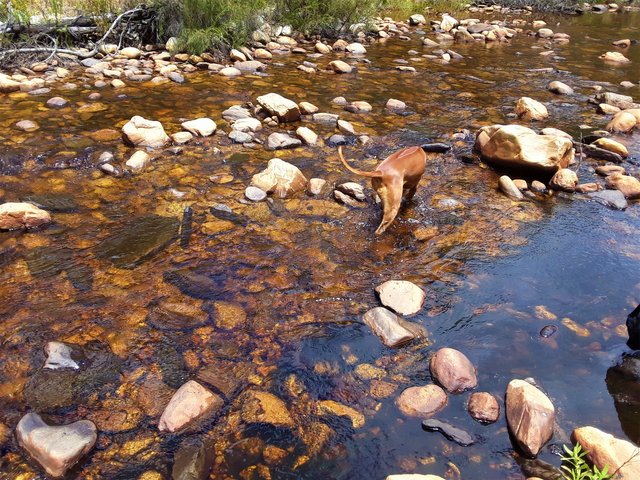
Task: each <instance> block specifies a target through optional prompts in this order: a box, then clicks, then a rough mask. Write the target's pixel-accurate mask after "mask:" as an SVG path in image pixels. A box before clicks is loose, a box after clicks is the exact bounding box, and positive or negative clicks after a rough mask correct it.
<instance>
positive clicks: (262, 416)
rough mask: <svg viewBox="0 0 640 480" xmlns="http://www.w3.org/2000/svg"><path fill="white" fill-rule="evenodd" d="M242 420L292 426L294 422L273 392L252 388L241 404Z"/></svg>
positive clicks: (283, 404)
mask: <svg viewBox="0 0 640 480" xmlns="http://www.w3.org/2000/svg"><path fill="white" fill-rule="evenodd" d="M241 415H242V420H244V422H246V423H267V424H269V425H273V426H274V427H285V428H292V427H293V426H294V425H295V424H294V422H293V419H292V418H291V414H290V413H289V410H287V406H286V405H285V403H284V402H283V401H282V400H281V399H280V398H278V397H276V396H275V395H274V394H272V393H269V392H262V391H258V390H252V391H250V392H247V394H246V395H245V398H244V402H243V404H242V414H241Z"/></svg>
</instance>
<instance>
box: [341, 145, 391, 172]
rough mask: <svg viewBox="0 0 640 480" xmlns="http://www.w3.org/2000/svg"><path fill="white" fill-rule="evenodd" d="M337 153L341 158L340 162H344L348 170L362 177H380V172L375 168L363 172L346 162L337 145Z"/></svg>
mask: <svg viewBox="0 0 640 480" xmlns="http://www.w3.org/2000/svg"><path fill="white" fill-rule="evenodd" d="M338 155H339V156H340V160H342V163H343V164H344V166H345V167H347V170H349V171H350V172H352V173H355V174H356V175H360V176H362V177H370V178H379V177H382V172H379V171H377V170H375V171H373V172H365V171H364V170H358V169H357V168H353V167H352V166H351V165H349V164H348V163H347V161H346V160H345V159H344V157H343V156H342V147H338Z"/></svg>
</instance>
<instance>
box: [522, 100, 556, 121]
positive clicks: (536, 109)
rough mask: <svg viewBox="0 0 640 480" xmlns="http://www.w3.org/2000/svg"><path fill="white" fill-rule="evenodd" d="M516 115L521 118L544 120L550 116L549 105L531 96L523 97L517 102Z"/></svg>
mask: <svg viewBox="0 0 640 480" xmlns="http://www.w3.org/2000/svg"><path fill="white" fill-rule="evenodd" d="M516 115H518V117H520V119H521V120H544V119H545V118H547V117H548V116H549V112H548V111H547V107H545V106H544V105H543V104H542V103H540V102H538V101H537V100H534V99H533V98H530V97H522V98H520V100H518V103H516Z"/></svg>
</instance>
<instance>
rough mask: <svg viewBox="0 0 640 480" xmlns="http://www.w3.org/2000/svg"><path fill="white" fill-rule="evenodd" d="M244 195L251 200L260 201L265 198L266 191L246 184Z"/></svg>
mask: <svg viewBox="0 0 640 480" xmlns="http://www.w3.org/2000/svg"><path fill="white" fill-rule="evenodd" d="M244 196H245V197H247V199H249V200H251V201H252V202H261V201H263V200H265V199H266V198H267V192H265V191H264V190H262V189H260V188H258V187H253V186H248V187H247V188H246V189H245V191H244Z"/></svg>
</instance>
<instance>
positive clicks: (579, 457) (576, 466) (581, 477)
mask: <svg viewBox="0 0 640 480" xmlns="http://www.w3.org/2000/svg"><path fill="white" fill-rule="evenodd" d="M562 448H563V449H564V451H565V452H566V453H567V455H563V456H562V462H563V465H562V467H560V468H561V469H562V470H564V471H563V472H562V476H563V478H564V479H565V480H608V479H610V478H613V475H609V474H608V473H607V470H608V467H607V466H605V467H604V469H602V470H599V469H598V467H596V466H595V465H594V466H593V467H591V466H590V465H589V464H588V463H587V462H586V461H585V459H584V457H585V456H586V455H587V452H586V451H584V450H583V449H582V445H580V444H579V443H576V445H575V446H574V447H573V450H572V449H570V448H569V447H567V446H566V445H563V446H562Z"/></svg>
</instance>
